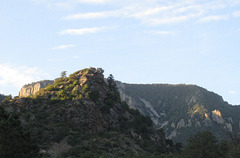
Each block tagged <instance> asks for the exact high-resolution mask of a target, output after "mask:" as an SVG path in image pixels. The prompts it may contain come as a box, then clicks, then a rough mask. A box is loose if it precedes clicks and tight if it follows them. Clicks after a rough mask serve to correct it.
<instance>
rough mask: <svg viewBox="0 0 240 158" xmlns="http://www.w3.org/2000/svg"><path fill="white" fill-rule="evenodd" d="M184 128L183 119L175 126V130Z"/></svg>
mask: <svg viewBox="0 0 240 158" xmlns="http://www.w3.org/2000/svg"><path fill="white" fill-rule="evenodd" d="M182 127H185V121H184V119H181V120H180V121H179V122H178V124H177V129H179V128H182Z"/></svg>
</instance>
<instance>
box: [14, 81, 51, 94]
mask: <svg viewBox="0 0 240 158" xmlns="http://www.w3.org/2000/svg"><path fill="white" fill-rule="evenodd" d="M53 83H54V81H51V80H44V81H39V82H34V83H31V84H28V85H25V86H23V87H22V88H21V90H20V92H19V95H18V96H19V97H20V98H24V97H28V96H30V95H33V94H36V93H37V92H38V91H39V90H40V89H41V88H45V87H47V86H48V85H51V84H53Z"/></svg>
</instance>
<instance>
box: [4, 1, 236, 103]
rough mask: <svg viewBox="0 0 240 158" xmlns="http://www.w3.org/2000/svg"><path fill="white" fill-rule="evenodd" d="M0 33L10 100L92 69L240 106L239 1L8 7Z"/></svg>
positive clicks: (59, 3)
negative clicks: (197, 91) (42, 83)
mask: <svg viewBox="0 0 240 158" xmlns="http://www.w3.org/2000/svg"><path fill="white" fill-rule="evenodd" d="M0 30H1V33H0V42H1V44H0V52H1V58H0V93H2V94H13V95H17V94H18V92H19V90H20V88H21V87H22V86H23V85H24V84H27V83H31V82H33V81H38V80H43V79H54V78H57V77H59V76H60V73H61V72H62V71H64V70H66V71H67V73H68V74H70V73H73V72H75V71H77V70H79V69H82V68H86V67H90V66H92V67H102V68H103V69H104V70H105V75H106V76H108V75H109V74H110V73H111V74H113V75H114V77H115V79H117V80H120V81H123V82H128V83H170V84H180V83H185V84H197V85H199V86H201V87H204V88H206V89H208V90H210V91H214V92H216V93H218V94H220V95H221V96H223V98H224V100H226V101H228V102H229V103H231V104H235V105H239V104H240V73H239V72H240V52H239V51H240V44H239V41H240V1H239V0H169V1H166V0H64V1H61V0H21V1H16V0H7V1H2V2H1V5H0Z"/></svg>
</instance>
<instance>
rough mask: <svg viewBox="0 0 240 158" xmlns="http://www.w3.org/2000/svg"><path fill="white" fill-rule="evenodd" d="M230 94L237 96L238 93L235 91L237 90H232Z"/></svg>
mask: <svg viewBox="0 0 240 158" xmlns="http://www.w3.org/2000/svg"><path fill="white" fill-rule="evenodd" d="M228 93H229V94H237V91H235V90H230V91H228Z"/></svg>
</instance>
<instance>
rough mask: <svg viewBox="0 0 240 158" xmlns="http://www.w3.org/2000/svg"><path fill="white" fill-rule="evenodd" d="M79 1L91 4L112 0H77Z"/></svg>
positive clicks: (76, 0)
mask: <svg viewBox="0 0 240 158" xmlns="http://www.w3.org/2000/svg"><path fill="white" fill-rule="evenodd" d="M75 2H78V3H89V4H105V3H107V2H111V0H75Z"/></svg>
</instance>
